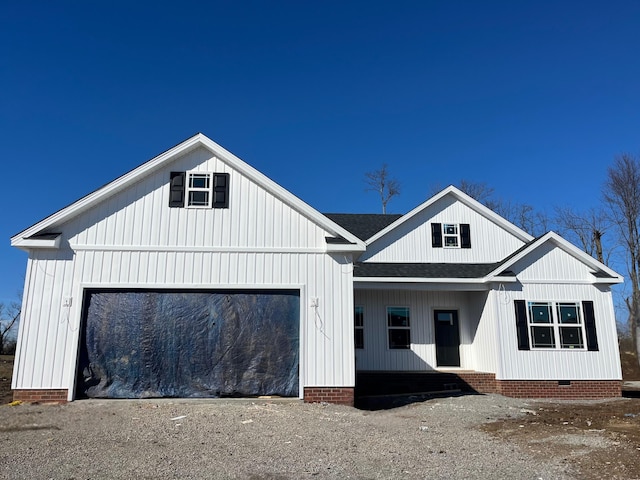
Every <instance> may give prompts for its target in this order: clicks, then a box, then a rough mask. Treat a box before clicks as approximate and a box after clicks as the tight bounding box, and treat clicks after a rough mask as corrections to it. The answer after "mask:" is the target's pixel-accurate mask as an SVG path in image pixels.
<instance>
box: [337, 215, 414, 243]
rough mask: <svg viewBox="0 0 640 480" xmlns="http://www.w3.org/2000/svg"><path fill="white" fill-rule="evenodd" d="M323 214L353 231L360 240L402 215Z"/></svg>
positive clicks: (367, 237)
mask: <svg viewBox="0 0 640 480" xmlns="http://www.w3.org/2000/svg"><path fill="white" fill-rule="evenodd" d="M324 216H325V217H327V218H329V219H330V220H332V221H334V222H336V223H337V224H338V225H340V226H341V227H342V228H344V229H345V230H347V231H349V232H351V233H353V234H354V235H355V236H356V237H358V238H359V239H360V240H367V239H369V238H371V237H373V236H374V235H375V234H376V233H378V232H379V231H380V230H384V229H385V228H386V227H388V226H389V225H391V224H392V223H393V222H395V221H396V220H398V219H399V218H400V217H402V215H399V214H379V213H325V214H324Z"/></svg>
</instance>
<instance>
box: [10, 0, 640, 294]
mask: <svg viewBox="0 0 640 480" xmlns="http://www.w3.org/2000/svg"><path fill="white" fill-rule="evenodd" d="M639 23H640V2H635V1H627V2H625V1H615V2H606V3H605V2H590V1H581V2H577V1H563V2H556V1H553V2H546V1H536V2H512V1H486V2H479V1H414V2H406V1H402V0H400V1H393V2H376V1H367V2H357V1H322V2H305V1H286V2H277V1H274V2H259V1H252V2H242V1H228V2H227V1H224V2H202V4H198V3H196V2H190V1H181V2H172V3H169V2H162V1H155V2H143V1H139V2H120V1H110V2H80V1H77V2H68V1H56V2H50V1H43V2H30V1H24V2H2V4H1V5H0V147H1V149H0V155H1V162H2V165H3V166H4V167H5V179H4V181H3V186H4V192H3V193H4V198H5V205H4V208H3V209H2V214H1V215H2V221H1V222H0V236H1V237H2V238H4V243H3V244H2V245H3V246H1V247H0V259H1V262H2V263H1V265H2V272H3V274H2V276H1V281H0V301H5V302H6V301H10V300H13V299H15V297H16V292H17V291H18V290H20V289H21V288H22V283H23V281H24V271H25V266H26V258H27V255H26V253H25V252H22V251H19V250H17V249H13V248H11V247H10V246H9V238H10V237H11V236H12V235H14V234H16V233H18V232H19V231H21V230H23V229H25V228H27V227H28V226H30V225H32V224H34V223H36V222H37V221H39V220H40V219H42V218H44V217H46V216H47V215H49V214H51V213H53V212H54V211H56V210H57V209H59V208H61V207H63V206H65V205H67V204H69V203H71V202H73V201H75V200H76V199H78V198H80V197H81V196H83V195H85V194H86V193H88V192H90V191H92V190H94V189H95V188H97V187H99V186H101V185H103V184H105V183H107V182H109V181H110V180H112V179H114V178H115V177H117V176H119V175H121V174H122V173H124V172H126V171H128V170H130V169H132V168H134V167H136V166H137V165H139V164H141V163H143V162H144V161H146V160H148V159H150V158H152V157H154V156H155V155H157V154H159V153H161V152H162V151H164V150H166V149H167V148H169V147H171V146H173V145H175V144H177V143H179V142H181V141H182V140H184V139H186V138H188V137H190V136H191V135H193V134H194V133H196V132H203V133H205V134H206V135H207V136H209V137H210V138H212V139H213V140H214V141H216V142H218V143H220V144H221V145H222V146H224V147H225V148H227V149H228V150H230V151H232V152H233V153H235V154H236V155H238V156H239V157H240V158H242V159H243V160H245V161H246V162H248V163H250V164H251V165H253V166H254V167H256V168H257V169H259V170H261V171H262V172H263V173H265V174H266V175H268V176H269V177H271V178H272V179H274V180H275V181H276V182H278V183H279V184H281V185H282V186H284V187H285V188H287V189H288V190H290V191H291V192H293V193H294V194H296V195H298V196H299V197H301V198H302V199H303V200H305V201H306V202H307V203H309V204H310V205H312V206H313V207H315V208H316V209H318V210H320V211H323V212H378V211H379V210H380V205H379V200H378V199H377V198H376V196H375V194H373V193H368V192H365V191H364V188H365V186H364V181H363V178H364V173H365V172H366V171H369V170H373V169H376V168H378V167H379V166H380V165H382V164H383V163H387V164H388V165H389V169H390V171H391V173H392V175H393V176H394V177H396V178H397V179H398V180H399V181H400V182H401V184H402V194H401V195H400V196H399V197H398V198H397V199H394V200H392V202H391V203H390V204H389V211H390V212H393V213H402V212H406V211H408V210H410V209H411V208H413V207H414V206H416V205H417V204H419V203H420V202H422V201H423V200H425V199H426V197H427V196H428V194H429V192H430V191H431V190H432V188H433V186H434V185H441V186H446V185H448V184H451V183H457V182H458V181H459V180H460V179H462V178H464V179H468V180H472V181H476V182H486V183H487V184H488V185H491V186H493V187H494V188H495V191H496V195H497V196H498V197H501V198H503V199H505V200H510V201H513V202H519V203H529V204H531V205H534V206H535V207H536V208H538V209H539V210H547V211H551V210H552V209H553V206H555V205H562V206H574V207H577V208H587V207H590V206H594V205H596V204H597V203H598V202H599V198H600V190H601V185H602V183H603V181H604V178H605V175H606V169H607V166H608V165H609V164H610V162H611V161H612V159H613V157H614V156H615V155H616V154H619V153H621V152H630V153H634V154H637V153H640V135H639V133H640V129H639V126H640V55H638V52H639V51H640V28H638V24H639Z"/></svg>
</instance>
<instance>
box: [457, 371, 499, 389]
mask: <svg viewBox="0 0 640 480" xmlns="http://www.w3.org/2000/svg"><path fill="white" fill-rule="evenodd" d="M456 377H458V378H459V379H460V380H462V381H463V382H464V385H465V387H466V388H463V390H464V391H469V390H472V391H474V392H478V393H500V392H499V391H498V381H497V380H496V376H495V375H494V374H493V373H481V372H458V373H457V374H456Z"/></svg>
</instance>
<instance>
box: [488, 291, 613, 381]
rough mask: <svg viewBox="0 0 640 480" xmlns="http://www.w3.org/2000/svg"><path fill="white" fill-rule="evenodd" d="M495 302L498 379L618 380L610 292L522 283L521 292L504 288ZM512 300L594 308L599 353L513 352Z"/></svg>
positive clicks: (558, 351)
mask: <svg viewBox="0 0 640 480" xmlns="http://www.w3.org/2000/svg"><path fill="white" fill-rule="evenodd" d="M502 295H504V297H505V298H506V299H507V300H508V301H499V302H496V303H497V310H498V312H499V319H498V321H499V322H500V331H501V337H500V350H501V351H502V363H501V369H502V370H501V371H502V379H513V380H521V379H535V380H588V379H592V380H598V379H601V380H611V379H620V378H621V368H620V356H619V352H618V339H617V333H616V326H615V316H614V312H613V302H612V299H611V292H610V291H609V290H608V289H607V288H605V287H597V286H593V285H561V284H555V285H544V284H525V285H523V288H522V291H513V290H509V289H507V291H505V292H503V293H502ZM514 300H526V301H556V302H559V301H565V302H568V301H584V300H592V301H593V302H594V307H595V317H596V332H597V337H598V346H599V351H597V352H589V351H586V350H568V349H567V350H535V349H532V350H528V351H522V350H518V349H517V345H518V344H517V334H516V324H515V310H514V304H513V301H514Z"/></svg>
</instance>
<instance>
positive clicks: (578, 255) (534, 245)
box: [488, 232, 624, 284]
mask: <svg viewBox="0 0 640 480" xmlns="http://www.w3.org/2000/svg"><path fill="white" fill-rule="evenodd" d="M546 243H553V244H554V245H555V246H556V247H558V248H561V249H562V250H563V251H564V252H566V253H568V254H569V255H571V256H572V257H573V258H575V259H576V260H578V261H580V262H582V263H584V264H585V265H586V266H587V267H589V268H590V269H591V271H592V274H593V275H594V277H595V278H596V279H597V280H596V283H609V284H610V283H622V282H623V281H624V279H623V277H622V275H620V274H618V273H617V272H615V271H614V270H612V269H611V268H609V267H607V266H606V265H605V264H603V263H601V262H599V261H598V260H596V259H595V258H593V257H592V256H591V255H589V254H588V253H586V252H583V251H582V250H580V249H579V248H578V247H576V246H575V245H574V244H572V243H570V242H568V241H567V240H565V239H564V238H562V237H561V236H560V235H558V234H557V233H555V232H548V233H546V234H544V235H542V236H541V237H538V238H536V239H534V240H532V241H531V242H529V243H527V244H526V245H524V246H523V247H522V248H520V249H519V250H516V251H515V252H514V253H512V254H511V255H509V256H508V257H507V258H505V259H504V260H503V261H502V262H500V264H499V266H498V267H497V268H496V269H494V270H493V271H492V272H490V273H489V274H488V277H489V278H490V277H494V276H497V275H500V273H501V272H503V271H504V270H506V269H508V268H510V267H512V266H513V265H514V264H515V263H516V262H518V261H520V260H522V259H523V258H524V257H526V256H527V255H529V254H530V253H532V252H534V251H535V250H537V249H538V248H541V247H542V246H543V245H545V244H546Z"/></svg>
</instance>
